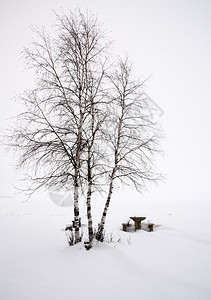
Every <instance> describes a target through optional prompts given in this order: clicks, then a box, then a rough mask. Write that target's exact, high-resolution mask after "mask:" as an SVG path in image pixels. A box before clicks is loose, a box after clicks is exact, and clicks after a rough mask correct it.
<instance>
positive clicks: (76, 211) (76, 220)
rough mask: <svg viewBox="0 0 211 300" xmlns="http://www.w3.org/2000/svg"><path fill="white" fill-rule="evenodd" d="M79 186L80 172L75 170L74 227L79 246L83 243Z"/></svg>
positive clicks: (76, 241)
mask: <svg viewBox="0 0 211 300" xmlns="http://www.w3.org/2000/svg"><path fill="white" fill-rule="evenodd" d="M78 196H79V185H78V171H77V170H75V184H74V227H75V241H74V243H75V244H77V243H79V242H80V241H81V237H80V231H79V204H78Z"/></svg>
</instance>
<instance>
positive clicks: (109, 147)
mask: <svg viewBox="0 0 211 300" xmlns="http://www.w3.org/2000/svg"><path fill="white" fill-rule="evenodd" d="M55 29H56V32H55V35H54V36H52V35H49V34H48V33H46V31H45V30H44V29H42V30H39V29H36V30H35V33H36V40H35V41H34V42H33V44H32V47H31V48H28V49H25V50H24V53H25V56H26V60H27V63H28V66H29V67H30V68H32V69H33V70H35V79H36V80H35V88H34V89H33V90H31V91H28V92H25V93H24V94H23V95H22V96H21V97H20V100H21V101H22V103H23V105H24V112H23V113H22V114H20V115H19V117H18V119H17V124H16V125H15V127H14V128H12V129H11V132H10V133H9V134H8V144H9V146H10V147H12V148H13V149H14V150H16V151H18V152H19V153H20V156H19V161H18V163H17V167H19V168H21V169H23V168H26V169H27V170H28V173H29V174H28V176H27V179H28V180H30V181H31V185H30V187H29V188H28V191H29V193H33V192H34V191H36V190H37V189H41V188H47V189H48V188H49V187H52V186H54V187H55V186H56V187H57V188H65V189H68V190H73V194H74V234H73V235H71V237H70V241H69V242H70V244H71V245H73V244H76V243H78V242H80V241H81V233H80V228H79V226H80V224H79V223H80V222H79V220H80V212H79V199H80V196H81V195H82V194H83V195H86V206H87V211H86V213H87V222H88V235H89V242H88V244H86V247H87V249H90V248H91V247H92V241H93V238H94V230H93V220H92V202H91V199H92V194H93V192H96V191H97V192H102V191H107V200H106V203H105V208H104V211H103V214H102V217H101V222H100V224H99V227H98V231H97V234H96V238H97V239H98V240H100V241H103V231H104V226H105V221H106V216H107V212H108V208H109V205H110V201H111V198H112V191H113V188H114V185H115V183H116V182H119V183H121V184H122V185H125V184H126V185H133V186H134V187H135V188H136V189H137V190H139V191H140V190H142V189H143V188H144V187H145V185H146V182H147V181H152V182H155V181H157V180H158V179H159V174H158V175H157V174H156V173H155V172H154V171H153V156H154V153H157V152H158V142H159V138H160V137H159V131H158V129H157V126H156V124H155V123H154V122H153V120H152V119H151V113H150V109H149V105H148V103H147V99H145V98H144V97H143V84H141V83H139V82H138V81H137V80H135V79H133V76H132V70H131V66H130V65H129V63H128V60H127V59H126V60H125V61H122V60H119V61H118V63H117V66H116V68H115V65H116V59H112V55H111V50H110V48H109V47H110V44H111V43H110V42H107V40H106V38H105V34H104V32H103V30H102V28H101V26H100V25H99V23H98V22H97V19H96V18H95V16H93V15H90V14H83V13H82V12H81V11H80V10H78V11H77V13H72V12H70V14H69V15H68V16H67V15H65V14H63V15H62V16H58V15H56V25H55Z"/></svg>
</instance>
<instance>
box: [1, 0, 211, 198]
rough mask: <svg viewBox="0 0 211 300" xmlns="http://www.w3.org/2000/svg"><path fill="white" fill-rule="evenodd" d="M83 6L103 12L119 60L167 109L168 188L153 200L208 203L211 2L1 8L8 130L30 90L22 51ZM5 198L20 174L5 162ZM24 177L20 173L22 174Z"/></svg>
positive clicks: (154, 0) (10, 4)
mask: <svg viewBox="0 0 211 300" xmlns="http://www.w3.org/2000/svg"><path fill="white" fill-rule="evenodd" d="M77 4H79V6H80V8H81V9H82V10H83V9H90V10H91V11H92V12H93V13H97V15H98V18H99V20H100V21H102V22H104V27H105V28H106V29H107V31H108V33H109V36H110V37H111V39H114V40H115V41H116V46H115V50H116V52H117V53H119V54H124V53H128V54H129V56H130V59H131V60H132V61H133V65H134V68H135V71H136V74H137V75H139V76H140V77H141V78H145V77H147V76H150V79H149V80H148V84H147V85H148V88H147V93H148V94H149V95H150V97H151V98H152V99H153V100H154V101H155V102H156V103H157V104H158V105H159V106H160V107H161V108H162V110H163V111H164V114H163V116H162V117H161V122H162V123H163V127H164V130H165V132H166V141H165V142H164V144H163V147H164V149H165V152H166V155H165V157H164V158H163V159H160V160H159V162H158V166H159V168H160V170H162V171H163V172H164V173H166V176H167V181H166V184H161V185H160V186H158V187H156V188H154V189H153V190H152V193H151V196H150V197H155V198H156V197H159V198H163V199H171V198H174V199H183V198H184V199H188V198H189V199H193V198H194V199H202V198H207V199H208V198H209V197H210V195H211V187H210V186H211V185H210V179H211V171H210V153H211V141H210V129H211V118H210V112H211V97H210V96H211V92H210V89H211V84H210V80H211V59H210V53H211V47H210V46H211V42H210V36H211V21H210V20H211V2H210V1H205V0H198V1H194V0H186V1H184V0H183V1H182V0H179V1H176V0H175V1H171V0H159V1H158V0H151V1H149V0H131V1H127V2H123V1H119V0H118V1H111V0H107V1H105V2H102V1H97V0H90V1H82V0H79V1H67V0H61V1H56V0H53V1H50V0H46V1H41V0H37V1H31V0H19V1H12V0H1V2H0V36H1V47H0V59H1V67H0V86H1V88H0V101H1V111H0V126H1V127H5V126H7V124H8V121H7V119H8V118H9V117H11V116H12V115H15V114H16V113H17V112H18V111H19V109H20V108H19V106H18V105H17V104H16V103H14V102H13V100H12V97H13V96H14V95H15V93H20V92H21V91H23V90H24V89H26V88H28V87H30V84H31V81H30V80H29V77H28V76H27V72H25V71H24V63H23V61H22V60H21V59H20V58H21V53H20V52H21V50H22V49H23V47H24V46H27V45H28V44H29V43H30V40H31V37H32V33H31V31H30V25H38V26H41V25H47V26H48V25H50V24H51V23H52V20H53V13H52V10H56V11H57V12H60V11H61V7H62V8H63V10H64V12H66V10H67V9H68V8H69V9H74V8H75V7H76V5H77ZM0 163H1V173H0V188H1V191H0V196H1V195H3V194H4V195H9V194H10V193H11V192H10V191H11V190H12V187H11V182H12V181H13V179H12V177H13V176H14V171H13V169H12V168H11V167H9V165H10V164H11V161H10V159H6V158H5V157H2V156H1V157H0ZM15 176H16V175H15Z"/></svg>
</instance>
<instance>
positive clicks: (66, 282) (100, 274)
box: [0, 193, 211, 300]
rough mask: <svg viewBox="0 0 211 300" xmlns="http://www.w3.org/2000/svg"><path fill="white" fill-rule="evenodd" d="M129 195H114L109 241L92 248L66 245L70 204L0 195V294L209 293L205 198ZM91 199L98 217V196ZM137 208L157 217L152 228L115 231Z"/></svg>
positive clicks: (168, 297)
mask: <svg viewBox="0 0 211 300" xmlns="http://www.w3.org/2000/svg"><path fill="white" fill-rule="evenodd" d="M129 195H130V193H128V194H127V197H125V198H129V199H127V201H126V199H125V198H124V199H122V197H121V196H119V197H118V196H115V198H114V199H113V200H114V201H113V203H112V207H111V211H110V213H109V215H108V224H107V234H106V235H107V239H108V240H109V239H112V240H113V241H112V242H111V243H105V244H101V243H98V244H96V245H95V247H94V248H93V249H92V250H90V251H86V250H85V249H84V247H83V245H82V244H79V245H76V246H74V247H68V245H67V242H66V237H65V232H64V230H63V229H64V226H65V225H66V224H68V223H70V221H71V220H72V216H71V214H72V207H69V208H61V207H58V206H56V205H54V204H53V203H51V202H50V200H49V199H48V198H47V197H46V198H43V197H40V198H39V197H37V199H34V200H31V201H28V202H26V203H23V202H22V201H21V197H20V198H19V199H16V198H8V199H7V198H1V199H0V237H1V241H0V299H2V300H38V299H39V300H58V299H59V300H66V299H68V300H70V299H71V300H98V299H100V300H113V299H115V300H129V299H134V300H139V299H146V300H151V299H152V300H155V299H156V300H174V299H176V300H187V299H191V300H205V299H207V300H208V299H211V284H210V279H211V218H210V211H211V204H210V202H209V201H206V200H201V201H191V200H189V201H160V200H155V199H154V200H152V199H150V200H146V199H142V198H141V197H140V196H137V195H135V194H131V197H130V196H129ZM94 204H95V211H94V215H95V218H96V217H97V211H98V210H99V209H100V206H102V203H101V200H99V201H98V202H96V203H94ZM83 209H85V206H84V207H83V206H82V210H83ZM135 215H136V216H146V217H147V219H146V221H148V220H149V221H152V222H153V223H155V224H156V228H155V230H154V232H146V231H144V230H141V231H136V232H123V231H121V223H122V222H124V221H127V220H128V218H129V217H130V216H135ZM82 223H84V220H82Z"/></svg>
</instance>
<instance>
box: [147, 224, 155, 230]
mask: <svg viewBox="0 0 211 300" xmlns="http://www.w3.org/2000/svg"><path fill="white" fill-rule="evenodd" d="M153 227H154V224H153V223H148V229H149V232H151V231H153Z"/></svg>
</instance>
